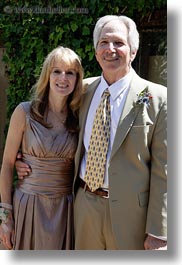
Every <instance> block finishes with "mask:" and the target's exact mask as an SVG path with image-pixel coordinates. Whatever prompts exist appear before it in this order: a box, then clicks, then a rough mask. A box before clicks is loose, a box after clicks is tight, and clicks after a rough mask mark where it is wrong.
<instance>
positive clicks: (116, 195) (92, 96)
mask: <svg viewBox="0 0 182 265" xmlns="http://www.w3.org/2000/svg"><path fill="white" fill-rule="evenodd" d="M138 45H139V36H138V32H137V29H136V27H135V23H134V22H133V21H132V20H131V19H129V18H127V17H124V16H120V17H117V16H105V17H102V18H101V19H99V20H98V22H97V24H96V26H95V29H94V46H95V54H96V59H97V61H98V62H99V64H100V66H101V68H102V71H103V72H102V76H101V77H97V78H88V79H87V80H85V86H86V92H85V95H84V99H83V104H82V106H81V108H80V117H79V121H80V134H79V143H78V148H77V153H76V157H75V187H79V188H78V191H77V193H76V200H75V249H121V250H137V249H138V250H142V249H159V248H162V247H165V246H166V244H167V241H166V240H167V221H166V218H167V214H166V200H167V198H166V195H167V190H166V127H167V126H166V94H167V91H166V88H165V87H163V86H161V85H158V84H154V83H151V82H149V81H146V80H144V79H142V78H140V77H139V76H138V75H137V74H136V73H135V71H134V70H133V69H132V68H131V62H132V61H133V60H134V58H135V56H136V53H137V50H138ZM106 88H108V89H109V92H110V95H111V96H110V105H111V132H110V143H109V150H108V154H107V164H106V168H105V176H104V182H103V185H102V187H100V188H99V189H98V190H96V191H94V192H91V191H90V190H89V187H88V186H87V184H86V183H85V168H86V162H87V155H88V148H89V140H90V136H91V130H92V125H93V120H94V115H95V112H96V109H97V107H98V105H99V102H100V99H101V95H102V93H103V91H104V90H105V89H106Z"/></svg>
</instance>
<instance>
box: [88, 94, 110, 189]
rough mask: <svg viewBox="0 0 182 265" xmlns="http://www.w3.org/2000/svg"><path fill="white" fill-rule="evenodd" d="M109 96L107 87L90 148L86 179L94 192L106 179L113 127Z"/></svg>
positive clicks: (98, 111) (93, 130)
mask: <svg viewBox="0 0 182 265" xmlns="http://www.w3.org/2000/svg"><path fill="white" fill-rule="evenodd" d="M109 97H110V93H109V90H108V89H106V90H105V91H104V93H103V94H102V98H101V102H100V104H99V107H98V108H97V110H96V115H95V118H94V123H93V128H92V134H91V137H90V143H89V148H88V156H87V162H86V172H85V178H84V180H85V182H86V183H87V185H88V186H89V188H90V189H91V191H92V192H93V191H95V190H96V189H98V188H99V187H101V186H102V185H103V181H104V174H105V165H106V157H107V151H108V146H109V140H110V128H111V113H110V102H109Z"/></svg>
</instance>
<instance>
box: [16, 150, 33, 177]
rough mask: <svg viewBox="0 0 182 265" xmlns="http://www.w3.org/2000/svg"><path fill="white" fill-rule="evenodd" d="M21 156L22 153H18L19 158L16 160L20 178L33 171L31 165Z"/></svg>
mask: <svg viewBox="0 0 182 265" xmlns="http://www.w3.org/2000/svg"><path fill="white" fill-rule="evenodd" d="M21 158H22V155H21V153H18V154H17V160H16V162H15V168H16V171H17V174H18V178H19V179H23V178H24V177H25V176H28V175H29V173H30V172H31V168H30V166H29V165H27V164H26V163H24V162H22V161H21Z"/></svg>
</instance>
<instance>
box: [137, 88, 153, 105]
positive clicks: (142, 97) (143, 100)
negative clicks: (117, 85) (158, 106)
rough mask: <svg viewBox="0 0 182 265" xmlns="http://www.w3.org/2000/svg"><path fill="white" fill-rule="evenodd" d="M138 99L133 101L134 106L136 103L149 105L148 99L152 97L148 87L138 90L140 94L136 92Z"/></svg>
mask: <svg viewBox="0 0 182 265" xmlns="http://www.w3.org/2000/svg"><path fill="white" fill-rule="evenodd" d="M137 96H138V99H137V101H136V102H135V106H137V105H142V104H143V105H144V106H146V107H147V108H148V107H149V105H150V100H151V99H152V95H151V93H150V92H149V91H148V88H146V89H144V90H143V91H142V92H140V94H137Z"/></svg>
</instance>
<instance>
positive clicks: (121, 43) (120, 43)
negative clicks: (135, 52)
mask: <svg viewBox="0 0 182 265" xmlns="http://www.w3.org/2000/svg"><path fill="white" fill-rule="evenodd" d="M115 43H116V45H117V46H122V45H123V42H122V41H116V42H115Z"/></svg>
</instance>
